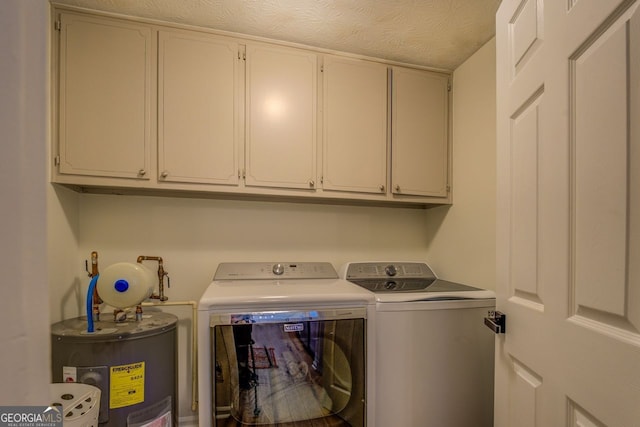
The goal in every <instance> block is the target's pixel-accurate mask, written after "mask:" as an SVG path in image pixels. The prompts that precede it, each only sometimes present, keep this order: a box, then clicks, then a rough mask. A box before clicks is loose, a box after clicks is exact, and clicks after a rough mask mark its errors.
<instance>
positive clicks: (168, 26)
mask: <svg viewBox="0 0 640 427" xmlns="http://www.w3.org/2000/svg"><path fill="white" fill-rule="evenodd" d="M52 17H53V20H54V21H55V22H54V25H53V26H52V29H53V35H52V36H53V40H54V43H53V44H52V46H53V52H52V60H53V63H54V66H53V68H52V69H53V70H54V77H55V78H54V82H55V83H54V86H53V89H54V90H53V95H54V96H53V105H54V107H53V110H54V113H55V120H54V126H53V128H54V129H53V147H52V151H51V152H52V163H53V164H54V166H55V167H54V168H53V169H52V180H53V182H56V183H61V184H65V185H71V186H74V187H75V188H82V189H90V188H93V187H103V188H118V189H127V188H128V189H131V190H134V191H135V190H136V189H145V190H157V191H160V190H174V191H184V192H197V193H198V194H200V195H204V194H206V193H217V194H234V195H247V196H259V197H265V196H266V197H297V198H302V199H304V198H310V199H313V198H315V199H323V200H342V201H353V202H356V203H359V202H368V201H374V202H383V203H398V204H403V205H404V204H407V203H409V204H421V205H424V204H442V203H451V196H450V191H449V179H450V175H451V170H450V161H451V149H450V135H449V133H450V131H449V129H450V120H449V113H450V105H449V100H450V96H451V94H450V92H449V89H448V83H449V75H448V74H446V73H436V72H430V71H425V70H419V69H413V68H410V67H399V66H391V65H389V64H387V63H385V62H384V61H382V60H380V61H377V60H375V59H368V58H356V57H354V56H349V55H341V54H339V53H338V52H335V53H329V52H319V51H318V50H317V49H314V48H311V47H309V48H300V47H298V46H291V45H284V44H279V43H278V42H273V43H271V42H266V41H259V40H256V39H253V38H251V37H244V36H241V35H236V36H230V35H228V34H219V33H217V32H215V31H213V30H208V29H201V30H196V29H194V28H187V27H184V26H181V25H178V24H172V23H158V22H153V23H151V22H148V21H145V20H143V19H139V18H129V17H114V16H111V15H106V14H103V13H101V12H84V11H79V10H77V9H76V8H73V7H68V6H61V5H56V6H55V10H54V13H53V15H52Z"/></svg>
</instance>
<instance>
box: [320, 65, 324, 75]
mask: <svg viewBox="0 0 640 427" xmlns="http://www.w3.org/2000/svg"><path fill="white" fill-rule="evenodd" d="M320 72H321V73H324V65H321V66H320Z"/></svg>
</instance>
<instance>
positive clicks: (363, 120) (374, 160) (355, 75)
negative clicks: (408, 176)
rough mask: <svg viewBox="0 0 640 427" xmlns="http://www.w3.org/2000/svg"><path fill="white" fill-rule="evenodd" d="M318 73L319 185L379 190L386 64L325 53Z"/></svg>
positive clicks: (382, 185) (383, 170)
mask: <svg viewBox="0 0 640 427" xmlns="http://www.w3.org/2000/svg"><path fill="white" fill-rule="evenodd" d="M322 74H323V93H324V98H323V105H324V109H323V135H322V138H323V146H322V148H323V154H324V155H323V166H322V167H323V180H322V188H323V189H325V190H341V191H355V192H364V193H378V194H380V193H382V194H384V193H385V191H386V190H385V189H386V186H387V66H386V65H384V64H379V63H375V62H369V61H362V60H357V59H351V58H343V57H339V56H331V55H326V56H325V58H324V66H323V72H322Z"/></svg>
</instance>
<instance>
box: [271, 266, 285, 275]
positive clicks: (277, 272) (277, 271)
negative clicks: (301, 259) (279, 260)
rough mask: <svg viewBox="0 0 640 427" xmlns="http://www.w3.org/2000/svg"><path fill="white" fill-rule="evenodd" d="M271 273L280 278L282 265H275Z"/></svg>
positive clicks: (282, 269) (282, 270)
mask: <svg viewBox="0 0 640 427" xmlns="http://www.w3.org/2000/svg"><path fill="white" fill-rule="evenodd" d="M272 271H273V274H275V275H276V276H281V275H282V274H283V273H284V264H275V265H274V266H273V269H272Z"/></svg>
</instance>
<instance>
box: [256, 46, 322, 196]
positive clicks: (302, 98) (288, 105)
mask: <svg viewBox="0 0 640 427" xmlns="http://www.w3.org/2000/svg"><path fill="white" fill-rule="evenodd" d="M316 64H317V59H316V55H315V54H313V53H309V52H305V51H301V50H297V49H286V48H280V47H270V46H263V45H248V46H247V65H246V66H247V71H246V76H247V82H246V91H247V94H246V99H247V101H246V102H247V106H246V120H247V121H246V125H245V126H246V159H245V165H246V184H247V185H250V186H264V187H285V188H287V187H288V188H313V187H314V186H315V179H316V178H315V177H316V110H317V108H316V98H317V95H316V94H317V87H316V84H317V65H316Z"/></svg>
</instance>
